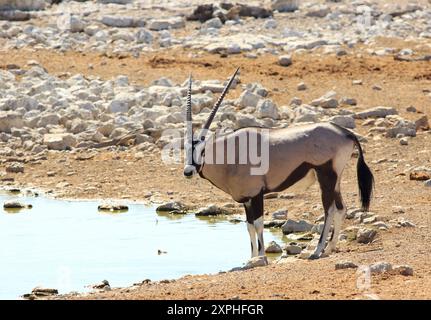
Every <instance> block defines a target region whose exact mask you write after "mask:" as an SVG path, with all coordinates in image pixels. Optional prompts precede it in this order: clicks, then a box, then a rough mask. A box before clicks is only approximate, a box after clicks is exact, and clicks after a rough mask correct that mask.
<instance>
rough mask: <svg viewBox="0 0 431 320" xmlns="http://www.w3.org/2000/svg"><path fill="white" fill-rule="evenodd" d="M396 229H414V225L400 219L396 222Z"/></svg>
mask: <svg viewBox="0 0 431 320" xmlns="http://www.w3.org/2000/svg"><path fill="white" fill-rule="evenodd" d="M397 227H403V228H415V227H416V225H415V224H414V223H411V222H410V221H408V220H406V219H404V218H401V219H399V220H398V223H397Z"/></svg>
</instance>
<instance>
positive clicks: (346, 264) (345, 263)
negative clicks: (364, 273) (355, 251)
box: [335, 261, 358, 270]
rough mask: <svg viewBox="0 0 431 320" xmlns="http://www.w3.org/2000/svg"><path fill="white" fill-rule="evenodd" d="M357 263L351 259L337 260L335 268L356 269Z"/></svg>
mask: <svg viewBox="0 0 431 320" xmlns="http://www.w3.org/2000/svg"><path fill="white" fill-rule="evenodd" d="M357 267H358V265H357V264H356V263H354V262H352V261H339V262H337V263H336V264H335V270H341V269H356V268H357Z"/></svg>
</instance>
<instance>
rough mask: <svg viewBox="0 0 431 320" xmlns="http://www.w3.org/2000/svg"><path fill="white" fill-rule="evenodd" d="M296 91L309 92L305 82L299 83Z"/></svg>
mask: <svg viewBox="0 0 431 320" xmlns="http://www.w3.org/2000/svg"><path fill="white" fill-rule="evenodd" d="M296 89H297V90H298V91H304V90H307V85H306V84H305V83H304V82H300V83H298V85H297V86H296Z"/></svg>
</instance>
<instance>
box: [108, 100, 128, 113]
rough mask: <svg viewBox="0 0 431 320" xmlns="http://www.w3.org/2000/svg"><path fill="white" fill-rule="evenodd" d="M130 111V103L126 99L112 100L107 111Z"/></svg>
mask: <svg viewBox="0 0 431 320" xmlns="http://www.w3.org/2000/svg"><path fill="white" fill-rule="evenodd" d="M128 111H129V103H128V102H127V101H126V100H112V101H111V103H110V104H109V105H108V108H107V112H110V113H126V112H128Z"/></svg>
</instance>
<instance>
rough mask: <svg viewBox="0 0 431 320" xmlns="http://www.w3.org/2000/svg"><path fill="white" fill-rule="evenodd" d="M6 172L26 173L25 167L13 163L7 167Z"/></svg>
mask: <svg viewBox="0 0 431 320" xmlns="http://www.w3.org/2000/svg"><path fill="white" fill-rule="evenodd" d="M6 172H9V173H24V165H23V164H22V163H19V162H12V163H10V164H7V165H6Z"/></svg>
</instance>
